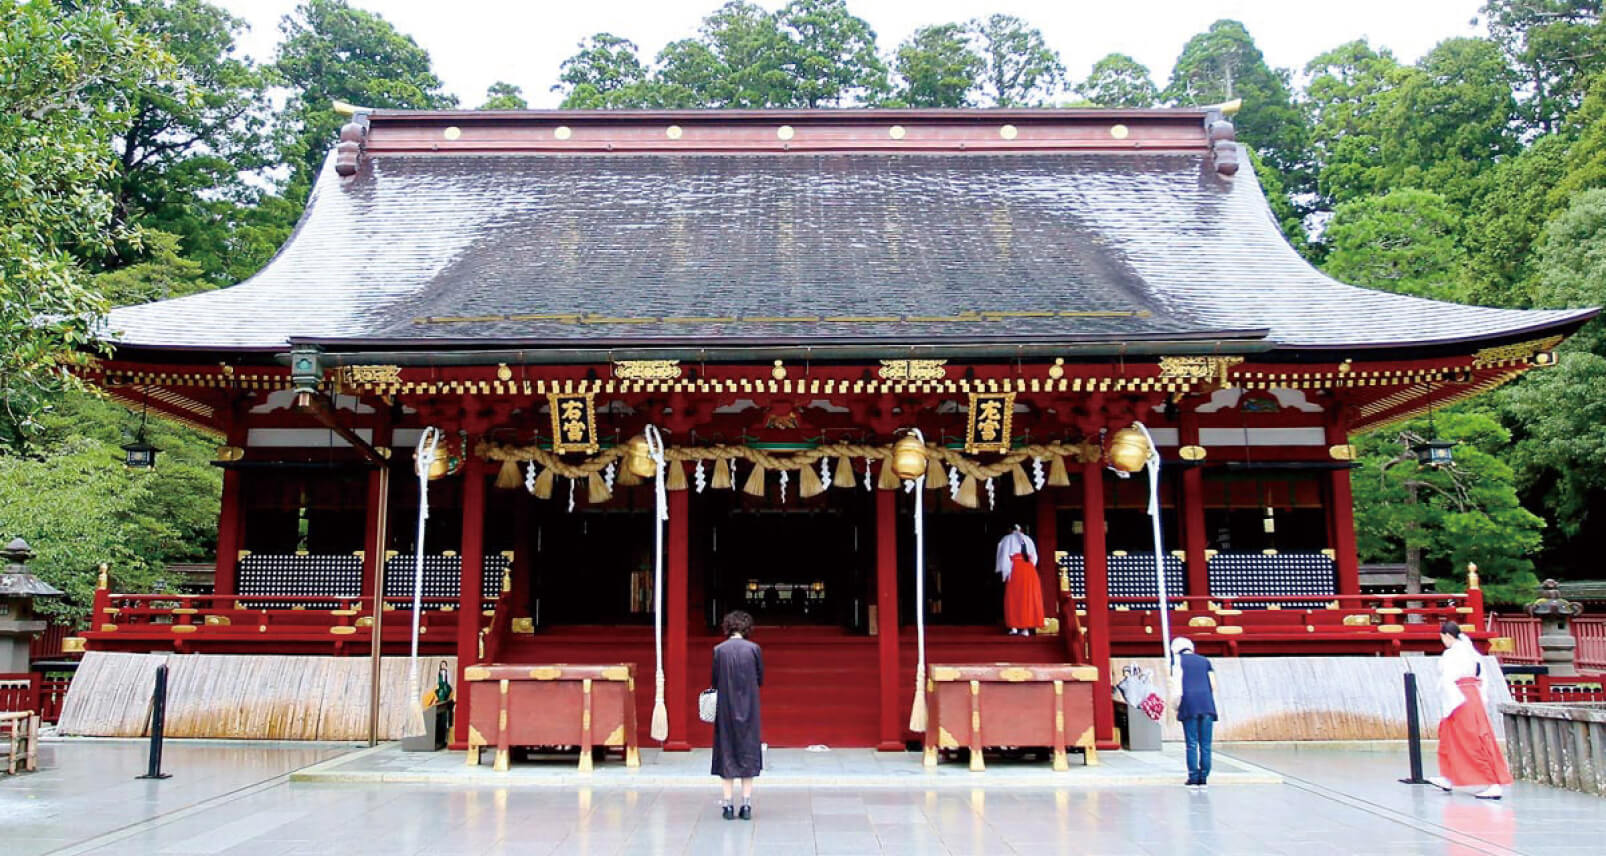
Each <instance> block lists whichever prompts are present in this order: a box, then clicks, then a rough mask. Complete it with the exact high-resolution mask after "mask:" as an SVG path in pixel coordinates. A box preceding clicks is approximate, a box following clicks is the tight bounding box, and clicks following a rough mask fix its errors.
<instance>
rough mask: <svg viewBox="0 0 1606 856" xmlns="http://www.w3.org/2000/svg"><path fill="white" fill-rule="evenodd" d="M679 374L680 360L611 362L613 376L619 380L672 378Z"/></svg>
mask: <svg viewBox="0 0 1606 856" xmlns="http://www.w3.org/2000/svg"><path fill="white" fill-rule="evenodd" d="M680 374H681V368H680V360H619V361H616V362H615V363H614V364H613V376H614V377H616V378H619V379H620V380H674V379H676V378H678V377H680Z"/></svg>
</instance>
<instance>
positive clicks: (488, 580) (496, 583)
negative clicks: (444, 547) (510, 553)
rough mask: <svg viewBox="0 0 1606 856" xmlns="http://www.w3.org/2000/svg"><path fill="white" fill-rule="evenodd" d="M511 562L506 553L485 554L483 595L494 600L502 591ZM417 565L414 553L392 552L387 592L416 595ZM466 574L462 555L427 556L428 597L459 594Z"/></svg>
mask: <svg viewBox="0 0 1606 856" xmlns="http://www.w3.org/2000/svg"><path fill="white" fill-rule="evenodd" d="M507 566H508V560H507V557H506V556H486V557H485V574H484V577H483V579H482V581H481V585H480V597H482V598H484V599H485V600H487V601H490V600H495V599H496V598H497V597H499V596H500V595H501V594H502V573H503V572H504V571H506V570H507ZM416 568H417V562H416V560H415V559H414V558H413V557H412V556H392V557H391V558H390V560H389V561H387V562H386V563H385V596H386V597H412V595H413V576H414V570H415V569H416ZM462 578H463V560H462V557H460V556H425V557H424V586H423V596H424V597H457V595H458V591H459V587H460V585H461V583H460V581H461V580H462Z"/></svg>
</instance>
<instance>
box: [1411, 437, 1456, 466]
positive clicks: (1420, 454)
mask: <svg viewBox="0 0 1606 856" xmlns="http://www.w3.org/2000/svg"><path fill="white" fill-rule="evenodd" d="M1454 448H1455V444H1454V443H1452V442H1450V441H1448V440H1428V441H1427V442H1424V443H1417V444H1415V445H1413V446H1412V447H1411V451H1412V452H1414V453H1415V454H1416V459H1417V461H1419V462H1420V463H1421V464H1422V465H1423V466H1427V467H1433V468H1435V469H1437V468H1439V467H1442V466H1445V465H1446V464H1449V463H1451V462H1453V461H1454V460H1455V453H1454V452H1453V451H1451V450H1452V449H1454Z"/></svg>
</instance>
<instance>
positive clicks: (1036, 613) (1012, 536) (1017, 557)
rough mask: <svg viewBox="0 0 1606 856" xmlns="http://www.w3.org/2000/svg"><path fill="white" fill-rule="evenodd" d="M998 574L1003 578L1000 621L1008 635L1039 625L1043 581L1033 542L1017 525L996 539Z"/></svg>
mask: <svg viewBox="0 0 1606 856" xmlns="http://www.w3.org/2000/svg"><path fill="white" fill-rule="evenodd" d="M995 569H996V570H997V571H998V575H999V576H1001V577H1003V578H1004V624H1006V625H1007V626H1008V627H1009V632H1010V634H1011V635H1015V634H1019V635H1022V636H1027V635H1030V634H1031V632H1032V631H1033V630H1036V629H1038V628H1039V627H1042V626H1043V584H1042V583H1041V582H1040V581H1039V579H1038V576H1037V545H1036V544H1034V543H1032V539H1031V537H1030V536H1028V535H1027V534H1026V533H1024V532H1022V531H1021V530H1020V527H1019V526H1016V527H1015V529H1014V530H1013V531H1012V532H1010V533H1009V534H1008V535H1005V536H1004V537H1003V540H1001V541H999V542H998V560H997V563H996V565H995Z"/></svg>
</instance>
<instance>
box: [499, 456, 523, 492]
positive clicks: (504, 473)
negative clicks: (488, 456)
mask: <svg viewBox="0 0 1606 856" xmlns="http://www.w3.org/2000/svg"><path fill="white" fill-rule="evenodd" d="M523 483H524V479H523V478H522V477H521V476H520V475H519V462H518V461H503V462H502V469H500V470H498V471H497V473H496V486H497V487H499V488H501V489H502V490H513V489H514V488H516V487H518V486H519V485H521V484H523Z"/></svg>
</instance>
